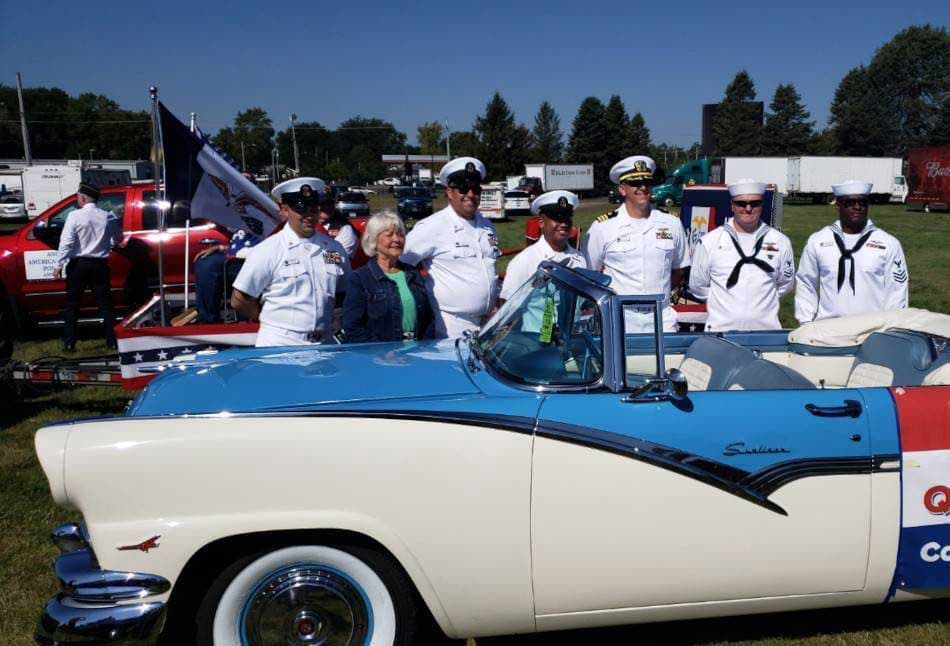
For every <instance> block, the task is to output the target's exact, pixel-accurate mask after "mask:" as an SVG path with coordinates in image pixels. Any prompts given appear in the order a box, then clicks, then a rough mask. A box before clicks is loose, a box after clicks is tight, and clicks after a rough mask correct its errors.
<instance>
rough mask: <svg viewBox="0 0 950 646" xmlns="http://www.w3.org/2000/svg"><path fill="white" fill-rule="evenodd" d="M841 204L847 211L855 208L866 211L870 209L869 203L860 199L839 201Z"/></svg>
mask: <svg viewBox="0 0 950 646" xmlns="http://www.w3.org/2000/svg"><path fill="white" fill-rule="evenodd" d="M839 202H840V203H841V206H843V207H845V208H846V209H850V208H852V207H855V206H860V207H863V208H865V209H866V208H868V201H867V200H865V199H860V198H859V199H848V200H839Z"/></svg>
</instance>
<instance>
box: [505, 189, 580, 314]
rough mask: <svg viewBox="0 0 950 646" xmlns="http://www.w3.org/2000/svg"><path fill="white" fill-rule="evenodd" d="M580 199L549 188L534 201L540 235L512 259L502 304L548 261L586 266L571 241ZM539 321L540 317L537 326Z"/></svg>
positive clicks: (533, 209)
mask: <svg viewBox="0 0 950 646" xmlns="http://www.w3.org/2000/svg"><path fill="white" fill-rule="evenodd" d="M579 202H580V200H579V199H578V198H577V195H575V194H574V193H571V192H570V191H548V192H547V193H542V194H541V195H539V196H538V197H536V198H535V199H534V201H533V202H531V213H532V214H534V215H538V216H540V217H541V237H540V238H539V239H538V241H537V242H535V243H534V244H533V245H531V246H529V247H527V248H525V249H523V250H522V251H521V252H519V253H518V255H517V256H515V257H514V258H512V260H511V263H510V264H509V265H508V270H507V272H505V280H504V283H502V286H501V298H500V303H503V302H504V301H506V300H508V299H509V298H511V296H512V294H514V293H515V292H516V291H517V290H518V288H520V287H521V286H522V285H524V284H525V283H526V282H528V281H529V280H531V277H532V276H534V274H535V272H536V271H537V270H538V266H539V265H540V264H541V263H542V262H544V261H545V260H553V261H555V262H562V261H565V260H566V261H567V266H568V267H581V268H584V269H586V268H587V260H586V259H585V258H584V255H583V254H581V253H580V252H579V251H578V250H577V249H575V248H574V247H572V246H571V244H570V243H569V242H568V240H570V239H571V229H572V228H573V224H574V209H575V208H576V207H577V205H578V203H579ZM540 321H541V319H540V317H539V318H538V326H539V327H538V329H540Z"/></svg>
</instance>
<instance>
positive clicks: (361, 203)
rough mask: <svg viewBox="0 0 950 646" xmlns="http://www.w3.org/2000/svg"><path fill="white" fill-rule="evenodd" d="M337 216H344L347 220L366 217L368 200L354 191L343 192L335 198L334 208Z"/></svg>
mask: <svg viewBox="0 0 950 646" xmlns="http://www.w3.org/2000/svg"><path fill="white" fill-rule="evenodd" d="M334 208H335V209H336V212H337V214H339V215H345V216H347V217H349V218H354V217H359V216H368V215H369V200H368V199H367V198H366V196H365V195H364V194H362V193H357V192H356V191H345V192H343V193H340V195H339V196H338V197H337V198H336V205H335V207H334Z"/></svg>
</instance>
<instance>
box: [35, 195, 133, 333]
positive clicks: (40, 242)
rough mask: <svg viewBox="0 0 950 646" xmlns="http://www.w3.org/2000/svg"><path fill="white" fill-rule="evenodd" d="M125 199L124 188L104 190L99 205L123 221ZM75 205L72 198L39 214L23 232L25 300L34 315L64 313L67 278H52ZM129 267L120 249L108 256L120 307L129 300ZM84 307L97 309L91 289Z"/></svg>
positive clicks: (83, 308)
mask: <svg viewBox="0 0 950 646" xmlns="http://www.w3.org/2000/svg"><path fill="white" fill-rule="evenodd" d="M125 202H126V193H125V191H111V192H104V193H103V194H102V195H101V196H100V198H99V200H98V202H97V205H98V206H99V208H101V209H103V210H106V211H111V212H112V213H114V214H115V215H116V217H118V218H119V219H120V220H121V219H122V218H123V216H124V213H125ZM76 208H77V204H76V199H75V197H73V198H72V199H69V200H67V201H65V202H63V203H61V204H59V205H57V206H56V207H55V208H54V209H53V210H52V211H50V212H48V213H44V214H43V215H41V216H39V217H38V218H37V219H36V220H35V221H34V222H32V223H31V224H29V225H27V226H26V227H24V229H23V231H22V233H21V239H20V248H21V249H22V251H23V253H22V255H21V267H20V271H21V272H22V277H23V283H22V284H23V303H24V307H25V308H26V310H27V312H29V313H31V314H33V315H38V316H43V317H49V316H59V315H61V314H62V311H63V307H64V305H65V303H66V281H65V280H63V279H55V278H53V268H54V261H55V258H56V251H57V249H58V247H59V240H60V234H61V233H62V230H63V225H65V224H66V218H67V217H68V216H69V214H70V213H72V212H73V211H75V210H76ZM128 267H129V260H128V258H127V257H126V256H125V254H124V253H123V252H122V251H121V250H114V251H113V252H112V253H111V254H110V255H109V270H110V272H111V282H112V298H113V304H114V305H115V306H116V307H121V306H122V305H123V304H124V303H125V300H126V299H125V297H124V276H126V274H127V273H128ZM81 308H82V312H83V314H88V313H90V312H92V313H94V311H95V303H94V301H93V299H92V295H91V293H89V292H88V291H87V292H86V294H85V295H84V296H83V300H82V304H81Z"/></svg>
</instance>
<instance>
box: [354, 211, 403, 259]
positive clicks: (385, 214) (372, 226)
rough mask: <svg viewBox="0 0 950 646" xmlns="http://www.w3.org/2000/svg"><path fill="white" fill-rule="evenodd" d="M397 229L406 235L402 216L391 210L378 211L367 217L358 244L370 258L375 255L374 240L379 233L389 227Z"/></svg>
mask: <svg viewBox="0 0 950 646" xmlns="http://www.w3.org/2000/svg"><path fill="white" fill-rule="evenodd" d="M393 228H395V229H398V230H399V231H400V232H401V233H402V234H403V235H406V225H405V224H403V222H402V218H401V217H399V215H398V214H397V213H396V212H395V211H392V210H386V211H380V212H379V213H377V214H376V215H374V216H373V217H371V218H370V219H369V222H367V223H366V230H365V231H363V239H362V241H361V242H360V244H361V245H362V246H363V252H364V253H365V254H366V255H367V256H369V257H370V258H372V257H373V256H375V255H376V241H377V240H379V234H380V233H382V232H383V231H389V230H390V229H393Z"/></svg>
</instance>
